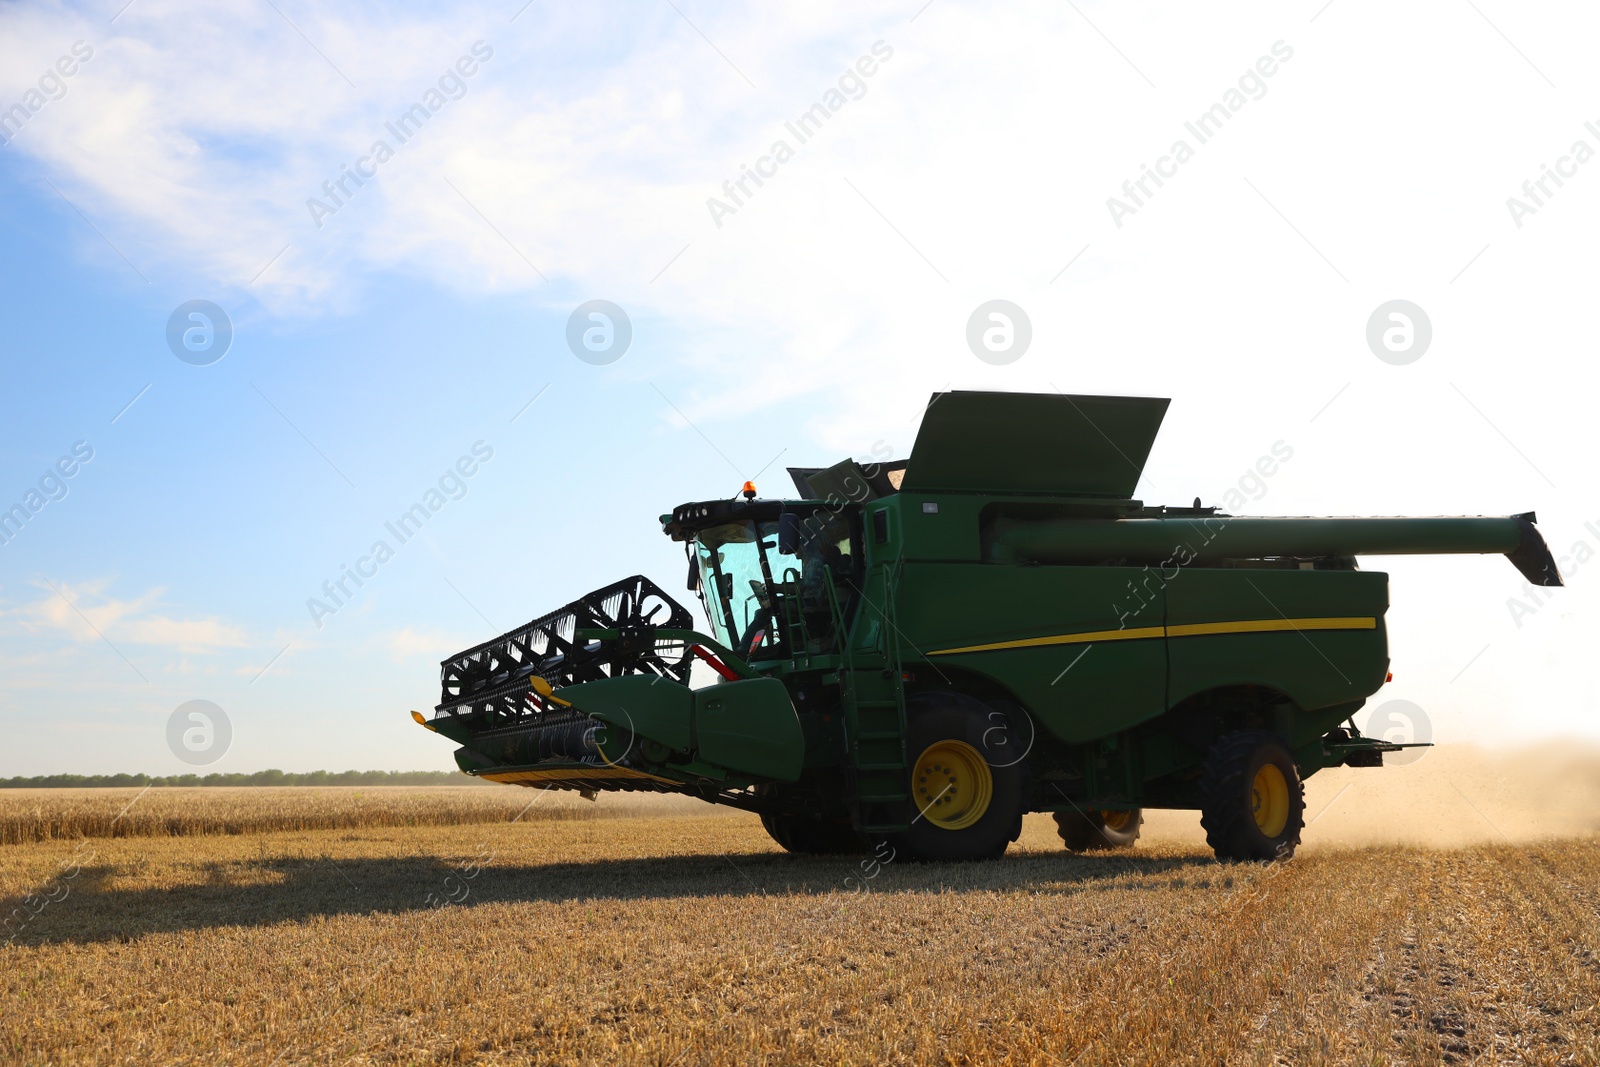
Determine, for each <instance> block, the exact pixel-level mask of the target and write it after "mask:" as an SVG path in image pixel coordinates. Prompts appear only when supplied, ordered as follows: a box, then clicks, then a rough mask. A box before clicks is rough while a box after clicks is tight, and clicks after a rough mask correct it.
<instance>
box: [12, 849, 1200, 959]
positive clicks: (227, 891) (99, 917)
mask: <svg viewBox="0 0 1600 1067" xmlns="http://www.w3.org/2000/svg"><path fill="white" fill-rule="evenodd" d="M464 862H470V861H464V860H461V859H458V858H450V859H446V858H442V857H434V856H412V857H381V858H351V859H338V860H334V859H332V858H329V857H321V858H267V859H261V860H246V861H237V862H225V863H212V864H200V865H198V866H197V867H196V868H194V870H197V871H198V872H199V873H200V874H201V875H202V876H203V877H205V878H206V879H207V881H205V882H203V883H199V884H196V883H193V882H190V883H188V884H182V885H177V886H173V887H171V888H124V887H119V886H118V884H117V883H118V882H122V881H125V880H126V878H125V876H126V875H129V874H132V873H133V872H131V871H119V870H118V869H117V868H115V867H85V868H83V869H82V871H81V872H80V874H79V876H78V877H76V878H75V879H73V880H72V882H71V883H70V885H69V891H68V893H67V895H66V896H65V897H64V898H63V899H59V900H55V901H46V902H41V901H39V900H32V901H25V900H24V899H23V898H12V899H9V900H4V901H0V915H11V916H13V925H12V927H11V929H12V930H15V931H16V932H17V937H16V941H17V943H18V944H23V945H38V944H50V943H66V942H71V943H89V942H96V941H130V940H133V939H134V938H137V937H140V936H143V935H145V934H151V933H161V932H173V931H183V930H204V929H210V928H215V927H223V926H265V925H270V924H273V923H281V922H303V921H307V920H311V919H315V918H318V917H326V916H337V915H366V914H372V913H390V914H400V913H404V912H411V911H419V910H428V909H431V908H434V907H439V906H451V907H462V908H465V909H469V910H470V909H471V908H474V907H477V906H481V905H484V904H490V903H505V902H563V901H589V900H628V901H640V900H664V899H688V898H697V897H725V896H757V895H762V894H774V895H783V896H796V895H800V896H813V897H822V896H827V895H830V894H853V893H857V892H863V891H865V892H871V893H885V892H887V893H906V892H958V893H965V892H983V891H997V890H1013V891H1015V890H1018V889H1023V890H1027V891H1029V892H1043V893H1058V894H1064V895H1067V894H1074V893H1083V892H1093V891H1096V890H1100V889H1107V888H1110V887H1111V885H1110V883H1111V881H1112V880H1113V879H1121V881H1118V882H1117V883H1116V888H1117V889H1119V890H1124V891H1126V890H1128V889H1130V888H1132V889H1138V888H1140V887H1141V886H1142V885H1144V884H1145V880H1147V879H1148V880H1150V881H1149V884H1148V887H1149V888H1157V887H1160V888H1166V887H1168V886H1170V885H1171V884H1172V883H1173V882H1174V876H1184V875H1187V874H1189V872H1191V871H1192V877H1193V878H1194V879H1198V880H1200V881H1202V882H1204V881H1207V880H1209V881H1213V882H1216V883H1218V884H1222V883H1223V882H1224V880H1231V879H1230V877H1229V874H1228V872H1227V870H1226V869H1224V868H1220V867H1218V866H1217V865H1216V863H1215V862H1214V861H1213V860H1212V859H1211V858H1210V857H1209V856H1201V855H1198V854H1197V855H1193V856H1149V855H1144V856H1141V855H1138V854H1136V853H1127V854H1117V853H1106V854H1099V855H1091V856H1072V855H1068V854H1051V855H1041V854H1038V853H1032V854H1030V853H1020V854H1015V853H1014V854H1012V855H1009V856H1006V857H1004V858H1002V859H1000V860H996V861H992V862H987V863H960V864H946V863H907V862H899V863H889V864H879V865H878V866H877V867H876V868H874V867H873V865H872V860H871V859H870V858H864V857H856V856H791V855H787V854H784V853H773V852H755V853H735V854H727V855H694V856H673V857H655V858H638V859H609V860H597V861H591V862H585V863H550V864H537V865H508V864H504V863H502V862H498V861H493V860H491V861H489V862H488V863H486V864H484V865H483V866H481V867H480V868H478V870H477V873H476V874H472V873H471V868H470V867H469V868H468V869H466V870H463V869H461V866H460V865H461V864H462V863H464ZM874 869H876V871H877V873H876V874H872V873H871V872H872V871H873V870H874ZM1191 884H1192V882H1191ZM463 892H464V893H465V895H464V896H463ZM447 902H448V903H447ZM41 904H42V906H41ZM30 905H31V908H32V909H36V911H37V913H36V914H32V917H31V918H26V921H23V920H24V917H27V916H29V915H30Z"/></svg>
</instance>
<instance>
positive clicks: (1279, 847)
mask: <svg viewBox="0 0 1600 1067" xmlns="http://www.w3.org/2000/svg"><path fill="white" fill-rule="evenodd" d="M1200 793H1201V809H1200V825H1201V826H1204V827H1205V830H1206V841H1207V842H1208V843H1209V844H1210V845H1211V850H1212V851H1213V852H1215V853H1216V856H1217V859H1219V860H1223V861H1225V862H1226V861H1229V860H1239V861H1251V860H1275V859H1288V858H1289V857H1290V856H1293V855H1294V850H1295V846H1297V845H1298V844H1300V831H1301V829H1302V828H1303V827H1304V826H1305V813H1306V800H1305V786H1304V785H1303V784H1302V783H1301V781H1300V772H1299V770H1298V768H1296V767H1295V763H1294V757H1292V756H1291V755H1290V754H1289V749H1288V748H1287V747H1286V746H1285V745H1284V743H1283V742H1282V741H1280V740H1279V739H1278V738H1277V737H1275V736H1274V735H1272V734H1269V733H1265V732H1263V731H1259V730H1241V731H1239V732H1237V733H1232V734H1228V735H1227V736H1225V737H1223V738H1222V739H1221V740H1219V741H1218V742H1217V743H1216V744H1215V745H1213V746H1212V748H1211V754H1210V755H1209V756H1207V757H1206V765H1205V771H1204V773H1203V774H1202V775H1201V779H1200Z"/></svg>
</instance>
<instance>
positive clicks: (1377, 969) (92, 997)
mask: <svg viewBox="0 0 1600 1067" xmlns="http://www.w3.org/2000/svg"><path fill="white" fill-rule="evenodd" d="M1438 756H1439V757H1440V758H1439V759H1438V761H1437V764H1436V766H1434V767H1433V768H1431V769H1430V768H1429V767H1428V765H1427V763H1424V764H1421V765H1418V766H1417V767H1411V768H1399V769H1390V770H1383V771H1360V772H1348V773H1347V772H1340V774H1339V775H1335V776H1333V777H1332V778H1331V779H1330V780H1328V781H1326V782H1324V781H1322V776H1318V778H1316V779H1313V780H1312V782H1311V785H1312V786H1313V787H1314V788H1313V789H1311V790H1310V793H1311V796H1310V798H1309V805H1308V810H1309V811H1311V812H1312V813H1314V814H1313V817H1314V819H1315V822H1314V823H1313V824H1312V826H1311V827H1310V828H1309V830H1308V832H1307V835H1306V840H1307V842H1308V844H1307V845H1306V846H1305V847H1303V848H1302V850H1301V854H1300V855H1299V856H1298V857H1297V858H1296V859H1294V860H1293V861H1291V862H1289V863H1286V864H1279V865H1273V866H1254V865H1228V866H1224V865H1219V864H1217V863H1215V862H1214V861H1213V860H1212V859H1211V858H1210V856H1209V853H1208V852H1206V850H1205V849H1204V847H1203V842H1202V840H1201V838H1200V836H1199V832H1198V828H1197V827H1196V826H1195V825H1194V822H1195V820H1194V817H1193V815H1192V813H1182V812H1158V813H1152V816H1151V818H1150V821H1149V823H1148V824H1147V831H1148V833H1147V839H1146V841H1144V842H1141V844H1140V847H1139V848H1137V849H1135V850H1133V851H1131V852H1123V853H1107V854H1099V855H1091V856H1086V857H1075V856H1071V855H1068V854H1066V853H1064V852H1062V851H1061V850H1060V849H1059V847H1057V843H1056V841H1055V838H1054V835H1053V827H1052V825H1051V823H1050V821H1049V820H1048V818H1047V817H1043V816H1030V817H1029V818H1028V820H1027V822H1026V826H1025V829H1024V833H1023V837H1022V839H1021V840H1020V841H1019V842H1018V843H1017V844H1016V845H1013V846H1012V849H1011V851H1010V852H1008V853H1007V855H1006V856H1005V857H1004V858H1003V859H1002V860H1000V861H998V862H995V863H986V864H963V865H945V864H907V863H903V862H894V861H893V860H892V859H889V860H887V861H886V862H874V861H872V860H870V859H867V860H862V859H853V858H847V857H813V858H801V857H794V856H789V855H786V854H783V853H781V852H779V851H778V850H777V849H776V847H775V846H774V845H772V844H771V842H770V841H769V840H768V839H767V838H766V836H765V834H764V833H762V831H761V829H760V826H759V824H758V823H757V821H756V819H755V818H754V817H753V816H750V815H746V814H743V813H739V812H730V811H726V810H719V809H712V808H708V807H705V806H704V805H694V804H693V802H685V801H677V800H671V799H650V798H640V799H634V798H602V799H601V800H600V801H599V802H598V803H597V804H596V805H592V806H590V805H585V807H586V808H588V810H589V811H591V812H593V813H596V814H590V815H587V816H564V815H557V816H555V817H542V818H541V817H535V815H536V813H540V812H541V811H542V810H543V805H544V803H546V802H547V800H548V799H549V798H547V800H546V801H541V802H540V803H539V804H536V805H535V806H534V807H533V808H532V809H529V810H527V811H526V812H524V813H523V815H522V817H521V818H518V819H516V820H515V821H512V816H515V815H516V813H517V810H518V809H520V808H521V806H522V805H525V804H526V803H527V802H528V800H530V799H533V797H535V796H537V795H538V794H534V793H530V792H528V791H518V790H513V789H509V788H507V789H505V790H503V792H504V793H506V794H508V795H509V797H510V798H511V799H512V800H515V801H519V802H520V803H519V804H517V805H516V806H515V807H512V808H511V810H510V812H509V814H507V815H506V817H505V818H501V819H497V820H495V821H491V822H479V823H475V824H473V823H465V822H463V823H458V824H455V825H427V824H424V823H420V822H413V823H411V824H406V825H373V826H365V827H344V828H334V829H287V828H286V829H270V830H251V831H222V832H207V833H198V834H186V835H183V836H138V835H135V836H120V837H98V838H94V837H90V838H83V839H81V840H77V841H71V840H61V839H49V840H37V841H32V842H31V843H23V844H16V845H10V846H5V847H3V848H0V865H3V866H0V896H3V897H4V899H5V909H6V911H7V912H8V913H9V914H11V915H12V920H11V921H10V925H9V926H8V929H7V932H6V936H7V937H9V938H10V940H9V942H8V943H7V944H6V945H5V947H3V948H0V967H3V970H4V985H3V989H4V993H3V996H4V1007H5V1011H4V1012H3V1014H0V1049H3V1050H4V1052H3V1055H4V1058H5V1060H6V1061H7V1062H11V1063H19V1064H46V1063H50V1064H72V1063H127V1064H151V1063H196V1064H198V1063H205V1064H443V1063H452V1064H453V1063H473V1064H513V1063H516V1064H521V1063H552V1064H554V1063H562V1064H565V1063H605V1064H651V1065H662V1067H665V1065H689V1064H791V1063H792V1064H822V1063H828V1064H831V1063H842V1064H862V1065H866V1064H885V1063H893V1064H899V1063H904V1064H913V1063H914V1064H924V1063H932V1064H987V1063H1008V1064H1063V1065H1065V1064H1083V1065H1089V1064H1151V1065H1156V1064H1169V1063H1195V1064H1213V1063H1215V1064H1223V1063H1227V1064H1257V1063H1259V1064H1278V1063H1329V1064H1335V1063H1337V1064H1346V1063H1362V1064H1379V1063H1427V1064H1451V1065H1455V1064H1479V1063H1482V1064H1595V1063H1597V1062H1600V835H1597V834H1596V833H1595V830H1596V829H1597V828H1600V827H1597V819H1596V812H1597V809H1596V808H1595V807H1594V806H1593V805H1592V804H1591V805H1590V806H1589V807H1588V808H1587V809H1585V808H1582V807H1576V808H1571V809H1570V810H1569V809H1568V808H1567V807H1565V806H1564V805H1566V804H1568V803H1571V802H1580V803H1581V802H1583V801H1585V800H1592V798H1593V795H1594V794H1593V790H1594V789H1596V788H1600V777H1597V778H1591V777H1589V774H1590V771H1591V770H1592V768H1590V767H1588V765H1586V764H1583V765H1578V766H1579V771H1578V772H1577V773H1576V776H1575V777H1572V776H1569V777H1568V779H1563V780H1562V782H1561V783H1558V787H1557V786H1552V784H1551V782H1552V781H1553V780H1554V779H1553V778H1552V775H1551V772H1550V768H1549V764H1548V762H1547V761H1543V760H1536V761H1533V762H1532V763H1531V764H1530V765H1529V767H1528V768H1521V766H1520V765H1517V764H1515V763H1508V762H1505V761H1502V762H1499V763H1488V762H1485V761H1484V760H1483V759H1482V758H1481V757H1479V756H1477V755H1474V754H1465V755H1463V754H1455V755H1451V754H1449V753H1446V752H1441V753H1439V754H1438ZM1430 759H1432V757H1430ZM1525 772H1526V773H1534V774H1536V776H1537V777H1538V778H1539V779H1542V780H1543V788H1535V783H1534V781H1532V780H1530V779H1528V778H1527V777H1525ZM1357 776H1360V777H1357ZM1441 782H1443V783H1447V784H1446V785H1441ZM1407 790H1409V791H1410V794H1409V795H1408V794H1407ZM287 792H289V791H284V790H261V791H259V793H260V794H261V795H259V796H258V797H257V798H256V799H255V803H256V805H257V806H258V807H260V808H261V809H263V813H262V815H261V819H262V820H263V823H262V824H263V825H266V824H267V820H268V816H267V814H266V813H267V812H270V811H271V810H272V808H273V807H274V805H282V804H285V803H304V802H305V801H303V800H295V801H290V800H287V799H286V796H285V794H286V793H287ZM445 792H451V791H445ZM455 792H469V791H455ZM470 792H477V791H476V790H471V791H470ZM1529 797H1537V798H1538V799H1537V801H1534V800H1530V799H1528V798H1529ZM1552 798H1553V799H1552ZM148 799H150V798H149V797H145V798H143V799H142V800H141V801H140V803H143V802H144V800H148ZM447 799H448V798H445V800H440V801H438V803H444V802H445V801H446V800H447ZM124 802H126V801H125V798H124ZM494 802H496V803H497V802H498V801H494ZM1558 802H1559V803H1558ZM229 803H232V804H233V805H235V806H236V808H248V807H249V805H250V803H251V801H250V798H248V797H237V798H232V799H231V800H230V801H229ZM561 803H562V804H566V805H568V806H571V805H573V804H585V802H582V801H576V802H568V801H562V802H561ZM686 805H690V806H686ZM1330 805H1331V806H1330ZM1397 808H1398V809H1400V810H1403V811H1404V812H1405V813H1406V814H1408V815H1409V816H1410V817H1409V818H1408V819H1404V820H1396V819H1395V818H1394V814H1395V812H1396V810H1397ZM132 810H137V807H135V808H134V809H132ZM558 810H561V809H560V808H559V807H552V808H550V809H549V812H550V813H551V814H552V815H554V814H555V813H556V812H557V811H558ZM599 812H606V814H605V816H604V817H600V816H599V815H598V813H599ZM296 817H299V816H296ZM1341 820H1342V821H1341ZM1435 823H1437V824H1439V825H1442V826H1449V827H1452V828H1453V829H1454V833H1455V836H1454V837H1453V838H1451V839H1449V840H1448V841H1447V842H1444V843H1439V842H1434V843H1428V842H1427V841H1412V842H1410V843H1407V842H1406V840H1405V839H1406V837H1407V836H1408V835H1412V836H1420V837H1423V838H1430V837H1435V836H1437V835H1438V831H1437V830H1435V829H1432V827H1433V826H1434V825H1435ZM19 914H20V916H22V918H20V919H19V918H18V916H19Z"/></svg>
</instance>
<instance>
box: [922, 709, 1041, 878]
mask: <svg viewBox="0 0 1600 1067" xmlns="http://www.w3.org/2000/svg"><path fill="white" fill-rule="evenodd" d="M906 718H907V720H908V722H907V728H906V752H907V753H908V754H909V755H910V756H911V760H912V764H911V775H910V779H911V806H910V813H909V815H910V823H911V825H910V828H909V829H907V830H906V831H904V832H903V833H902V834H900V835H898V844H899V845H900V847H902V848H903V849H904V850H905V851H906V852H907V853H909V854H910V855H911V856H912V857H913V858H915V859H922V860H980V859H993V858H995V857H997V856H999V855H1000V854H1001V853H1003V852H1004V851H1005V850H1006V846H1007V845H1009V844H1010V843H1011V842H1012V841H1015V840H1016V839H1017V837H1018V835H1020V834H1021V833H1022V799H1023V795H1024V782H1023V776H1024V775H1025V774H1026V769H1025V765H1024V761H1022V760H1020V759H1014V758H1013V756H1014V753H1015V749H1016V748H1017V746H1016V745H1010V746H1006V745H1004V744H1003V739H1004V738H1006V737H1007V736H1008V735H1009V732H1010V723H1009V721H1008V719H1007V717H1006V715H1005V713H1004V712H1000V711H996V710H994V709H992V708H990V707H989V706H988V705H987V704H984V703H982V702H980V701H978V700H974V699H972V698H971V697H967V696H963V695H960V694H957V693H937V694H927V695H924V696H919V697H915V698H913V699H912V700H911V701H909V702H908V705H907V708H906Z"/></svg>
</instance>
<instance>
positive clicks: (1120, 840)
mask: <svg viewBox="0 0 1600 1067" xmlns="http://www.w3.org/2000/svg"><path fill="white" fill-rule="evenodd" d="M1055 819H1056V833H1057V834H1059V835H1060V837H1061V843H1062V844H1064V845H1066V846H1067V849H1068V850H1069V851H1072V852H1098V851H1101V850H1104V849H1111V848H1132V847H1133V844H1134V842H1135V841H1137V840H1139V828H1140V827H1141V826H1143V825H1144V809H1143V808H1134V809H1132V810H1131V811H1082V810H1077V809H1075V810H1073V811H1058V812H1056V815H1055Z"/></svg>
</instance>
